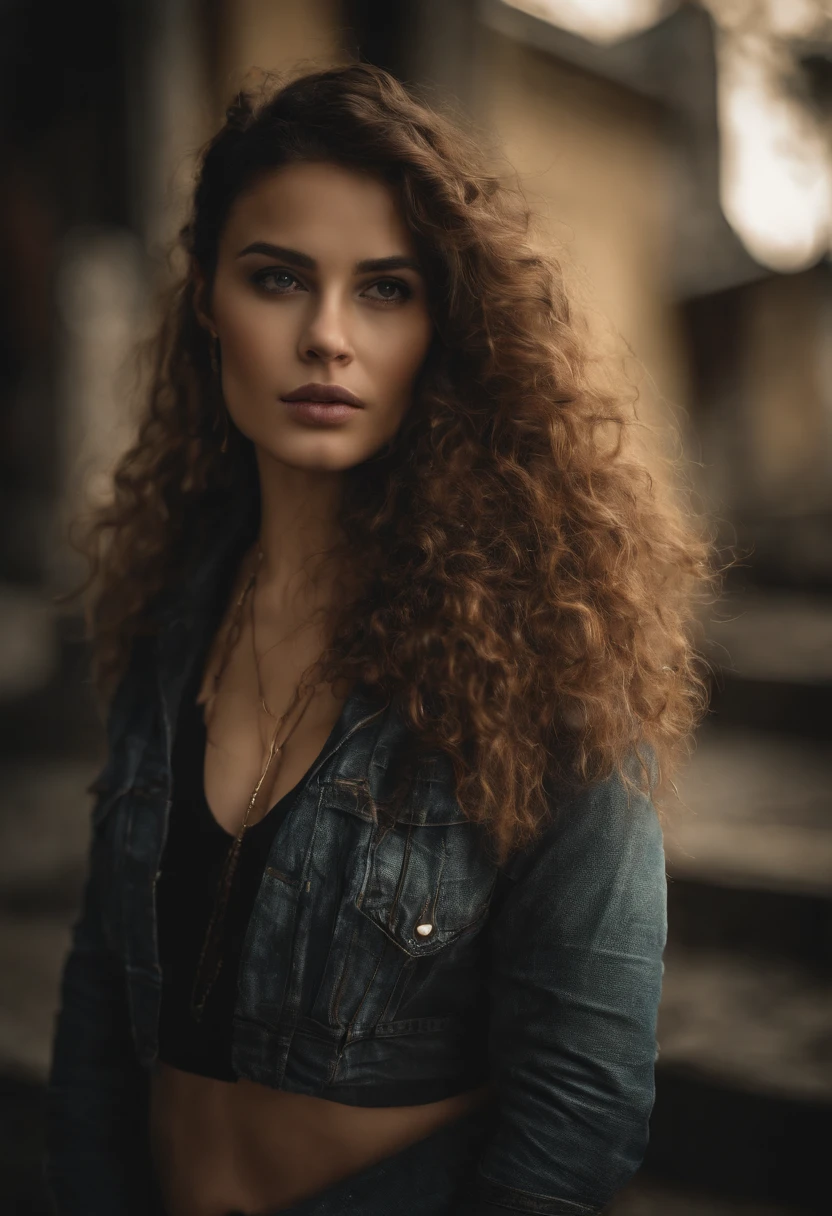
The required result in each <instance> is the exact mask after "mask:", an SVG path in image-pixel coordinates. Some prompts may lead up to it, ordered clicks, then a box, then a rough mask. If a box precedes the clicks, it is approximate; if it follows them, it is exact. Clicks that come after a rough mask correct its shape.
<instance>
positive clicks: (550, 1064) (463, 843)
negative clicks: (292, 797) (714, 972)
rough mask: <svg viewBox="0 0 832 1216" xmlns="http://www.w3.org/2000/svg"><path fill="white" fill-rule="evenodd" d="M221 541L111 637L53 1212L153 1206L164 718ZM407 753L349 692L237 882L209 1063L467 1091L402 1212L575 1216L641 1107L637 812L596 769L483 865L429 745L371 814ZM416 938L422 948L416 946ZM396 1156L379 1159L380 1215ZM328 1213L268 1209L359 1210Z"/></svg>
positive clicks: (226, 537)
mask: <svg viewBox="0 0 832 1216" xmlns="http://www.w3.org/2000/svg"><path fill="white" fill-rule="evenodd" d="M238 525H239V521H236V520H235V519H234V518H233V517H232V518H230V519H228V520H226V522H225V527H224V529H223V530H222V531H221V532H220V533H218V535H217V539H216V542H215V544H214V546H213V548H212V551H211V554H210V556H209V557H206V558H204V559H203V560H202V561H201V562H200V563H199V564H198V565H197V566H196V568H195V569H194V570H193V571H192V572H191V573H190V574H189V577H188V579H187V592H186V593H181V594H180V595H179V596H178V597H177V598H175V599H174V600H173V602H169V603H168V604H167V605H165V604H164V603H163V605H162V610H161V612H160V618H159V619H160V623H161V630H160V632H159V634H158V636H157V637H150V636H147V637H142V638H140V639H139V640H138V641H137V643H136V645H135V646H134V650H133V655H132V660H131V664H130V667H129V668H128V671H127V672H126V674H125V677H124V678H123V680H122V682H121V684H120V686H119V688H118V690H117V692H116V695H115V698H114V700H113V702H112V705H111V708H110V713H109V717H108V723H107V736H108V751H107V758H106V762H105V764H104V767H103V769H102V771H101V772H100V774H99V776H98V778H97V779H96V781H95V782H94V783H93V786H92V787H91V788H92V790H93V792H94V794H95V801H94V806H93V811H92V826H91V844H90V856H89V869H88V877H87V882H86V887H85V893H84V902H83V907H82V910H81V914H80V916H79V918H78V920H77V922H76V924H75V927H74V930H73V938H72V946H71V950H70V953H69V956H68V958H67V961H66V964H65V968H64V973H63V979H62V987H61V1006H60V1012H59V1016H58V1020H57V1025H56V1034H55V1042H54V1049H53V1059H52V1068H51V1074H50V1078H49V1087H48V1098H49V1105H48V1148H47V1176H48V1179H49V1182H50V1185H51V1188H52V1192H53V1194H54V1196H55V1199H56V1203H57V1210H58V1213H59V1216H76V1214H77V1216H82V1214H83V1216H105V1214H106V1216H122V1214H128V1213H133V1212H138V1213H142V1214H143V1216H147V1214H148V1213H149V1212H152V1211H153V1210H154V1207H153V1200H152V1199H151V1197H150V1196H151V1192H152V1188H153V1183H152V1171H151V1168H150V1160H149V1154H148V1148H147V1090H148V1077H149V1069H150V1068H151V1067H152V1065H153V1064H154V1062H155V1060H156V1058H157V1048H158V1015H159V1003H160V992H161V972H160V967H159V961H158V955H157V943H156V914H155V901H154V888H155V881H156V875H157V872H158V867H159V862H160V858H161V854H162V849H163V847H164V841H165V834H166V829H167V816H168V813H169V809H170V790H171V769H170V757H171V750H172V724H173V723H174V722H175V721H176V713H177V709H178V705H179V699H180V697H181V692H182V688H183V686H184V684H185V682H186V680H187V677H188V674H189V671H190V666H191V663H192V662H193V660H194V656H195V655H196V654H198V653H200V652H201V650H200V648H201V646H202V643H203V641H204V638H205V637H206V636H207V631H208V630H209V629H210V627H211V623H212V619H211V616H210V614H209V613H208V612H207V611H206V610H205V609H204V608H203V605H204V604H207V603H210V602H213V597H214V595H215V591H216V586H217V580H218V578H219V577H220V573H219V571H220V569H221V566H222V561H223V556H224V555H225V556H226V557H227V555H228V552H229V551H232V552H233V548H232V547H233V545H234V542H235V537H236V536H237V534H238ZM407 742H408V738H407V731H406V729H405V728H404V726H403V724H402V722H401V721H400V719H399V718H398V715H397V714H396V712H395V708H394V706H393V705H392V704H389V703H385V702H384V701H380V700H379V699H378V698H375V697H374V696H373V695H372V694H371V693H370V691H369V690H368V689H367V688H366V687H365V686H363V685H358V686H357V687H356V689H355V690H354V691H353V693H352V694H351V696H350V697H349V698H348V700H347V702H346V703H345V705H344V707H343V710H342V713H341V716H340V718H339V720H338V722H337V723H336V725H335V727H334V728H333V731H332V733H331V735H330V737H329V739H328V740H327V743H326V744H325V746H324V748H323V750H322V752H321V754H320V756H319V757H318V759H317V760H316V762H315V764H314V765H313V766H312V768H311V769H310V771H309V773H308V774H307V776H306V778H305V779H304V783H303V788H302V790H301V792H300V795H299V797H298V799H297V801H296V803H295V805H294V806H293V807H292V810H291V812H290V814H289V815H288V816H287V818H286V820H285V821H284V822H283V823H282V824H281V825H280V828H279V830H278V832H277V835H276V838H275V841H274V845H273V848H272V852H271V854H270V859H269V864H268V865H267V867H266V870H265V873H264V875H263V880H262V884H261V887H260V890H259V892H258V896H257V900H256V902H255V906H254V911H253V913H252V917H251V921H250V924H249V928H248V933H247V937H246V941H245V947H244V952H243V958H242V963H241V968H240V975H239V981H238V999H237V1005H236V1008H235V1015H234V1024H233V1038H232V1061H233V1066H234V1068H235V1071H236V1072H237V1074H238V1075H239V1076H240V1077H246V1078H248V1079H250V1080H252V1081H255V1082H258V1083H259V1084H262V1085H268V1086H272V1087H275V1088H279V1089H283V1090H287V1091H291V1092H294V1093H303V1094H311V1095H317V1096H321V1097H325V1098H329V1099H332V1100H335V1101H340V1102H345V1103H348V1104H353V1105H405V1104H411V1103H419V1102H426V1101H432V1100H434V1099H436V1098H440V1097H443V1096H445V1095H449V1094H453V1093H456V1092H459V1091H460V1090H462V1089H467V1088H471V1087H473V1086H474V1085H477V1084H479V1083H481V1082H482V1081H485V1080H487V1079H490V1081H491V1083H492V1085H493V1087H494V1092H495V1100H496V1107H495V1109H496V1116H495V1118H494V1120H493V1124H492V1125H491V1126H490V1128H489V1131H488V1135H487V1136H486V1137H485V1139H484V1140H483V1142H482V1145H481V1147H479V1149H478V1152H477V1154H476V1159H475V1160H473V1161H472V1163H471V1165H470V1169H468V1171H467V1180H466V1182H465V1188H464V1190H465V1196H464V1198H459V1200H456V1199H454V1200H453V1202H451V1200H450V1196H448V1197H447V1198H448V1203H450V1206H447V1207H444V1208H443V1207H442V1206H441V1202H444V1201H445V1200H444V1199H443V1200H441V1202H440V1200H437V1205H438V1206H435V1208H434V1207H431V1208H428V1207H427V1206H426V1207H424V1208H423V1209H419V1210H420V1212H421V1211H424V1213H425V1216H428V1212H429V1211H431V1212H432V1211H434V1210H435V1211H436V1212H437V1213H439V1212H440V1211H443V1212H444V1211H447V1212H448V1213H451V1212H453V1213H454V1216H479V1214H480V1213H481V1214H482V1216H485V1214H486V1213H490V1212H494V1213H495V1214H496V1213H500V1212H506V1211H509V1212H518V1213H521V1212H522V1213H539V1214H541V1216H554V1214H561V1213H566V1214H568V1213H572V1214H574V1216H585V1214H587V1213H597V1212H600V1211H601V1209H602V1208H603V1207H604V1206H605V1204H606V1203H607V1202H608V1200H609V1199H610V1198H611V1197H612V1196H613V1195H614V1194H615V1192H616V1191H617V1190H618V1189H619V1188H620V1187H621V1186H622V1185H623V1184H624V1183H625V1182H627V1181H628V1179H629V1178H630V1177H631V1176H632V1174H633V1173H634V1172H635V1170H636V1169H637V1168H638V1166H639V1164H640V1163H641V1161H642V1158H643V1155H644V1151H645V1148H646V1146H647V1140H648V1120H649V1116H650V1112H651V1109H652V1106H653V1099H654V1065H655V1059H656V1038H655V1028H656V1016H657V1010H658V1004H659V998H660V994H661V983H662V975H663V970H664V968H663V962H662V954H663V950H664V946H665V940H666V932H667V919H666V885H665V866H664V852H663V845H662V833H661V828H660V825H659V822H658V819H657V816H656V812H655V810H654V808H653V805H652V803H651V801H650V799H649V797H647V796H645V795H640V794H631V795H630V796H629V801H628V797H627V793H626V791H625V789H624V787H623V785H622V783H621V781H620V779H619V778H618V777H614V778H611V779H610V780H608V781H606V782H601V783H599V784H598V785H597V786H595V787H594V788H592V789H591V790H588V791H586V792H585V793H582V794H580V795H578V796H573V797H572V799H571V800H569V801H565V802H564V803H563V805H560V806H558V807H557V808H555V809H556V814H555V816H554V819H553V822H552V823H551V825H549V826H548V827H547V828H546V830H545V832H544V833H543V834H542V836H541V837H540V838H539V839H538V840H537V841H535V843H534V844H533V845H532V846H530V847H528V848H525V849H523V850H521V851H519V852H517V853H515V854H514V855H513V856H512V858H511V859H510V861H509V862H508V864H507V865H506V866H504V867H502V868H500V869H498V868H497V867H496V866H495V865H494V864H493V863H492V862H491V861H490V860H489V859H488V857H487V856H486V853H485V850H484V847H483V838H482V835H481V830H480V829H479V828H478V827H477V826H476V825H473V824H471V823H470V822H468V821H467V820H466V818H465V816H464V815H463V814H462V812H461V810H460V808H459V805H458V803H457V801H456V798H455V796H454V793H453V782H452V772H451V769H450V764H449V762H448V761H447V759H446V758H445V757H444V756H443V755H441V754H439V753H437V754H430V755H427V756H424V757H422V758H421V759H420V760H419V761H418V763H417V766H416V768H415V770H413V771H411V772H410V773H409V774H408V777H407V783H406V786H405V794H404V797H402V798H400V799H398V800H397V802H396V805H395V809H394V810H393V812H392V814H391V813H390V811H391V804H392V790H393V785H394V777H395V775H396V774H398V773H399V772H400V768H399V763H398V762H399V760H400V758H401V756H402V755H403V754H404V751H405V749H406V745H407ZM633 771H634V772H635V768H634V770H633ZM424 924H430V925H432V926H433V928H432V930H431V932H430V933H429V934H428V935H427V936H422V935H420V934H418V933H417V932H416V926H417V925H424ZM431 1140H432V1138H431ZM436 1143H437V1142H436V1141H433V1146H434V1147H435V1145H436ZM439 1143H441V1144H442V1145H446V1144H447V1143H453V1139H452V1138H451V1140H447V1138H446V1139H443V1138H441V1137H440V1140H439ZM431 1151H433V1148H432V1147H431V1145H428V1144H426V1145H423V1148H422V1149H421V1150H419V1151H418V1152H415V1154H414V1156H415V1158H416V1159H417V1160H418V1159H419V1152H428V1153H430V1152H431ZM443 1151H446V1150H445V1149H444V1148H443ZM447 1151H449V1152H450V1153H451V1156H453V1149H452V1148H451V1149H448V1150H447ZM407 1160H408V1159H407V1158H405V1157H403V1155H402V1154H397V1155H396V1158H395V1159H394V1162H393V1163H391V1166H390V1168H391V1169H392V1171H393V1173H392V1174H391V1178H398V1179H400V1181H399V1182H398V1183H396V1185H397V1186H399V1185H403V1187H404V1189H403V1190H402V1191H400V1194H401V1195H402V1202H403V1197H404V1194H405V1192H406V1191H407V1188H408V1186H409V1185H410V1184H409V1183H403V1184H402V1183H401V1178H403V1177H405V1176H406V1173H405V1174H400V1170H401V1168H402V1167H403V1166H406V1165H407ZM382 1164H383V1163H382ZM383 1173H384V1170H383V1168H382V1169H381V1174H383ZM361 1178H362V1179H365V1175H361ZM356 1185H358V1183H356ZM361 1185H363V1182H362V1184H361ZM391 1185H392V1183H391ZM342 1198H343V1200H344V1203H343V1206H341V1207H338V1206H337V1205H336V1206H331V1205H330V1206H323V1207H313V1208H308V1209H307V1208H305V1207H303V1206H301V1207H300V1208H297V1209H291V1210H293V1211H297V1212H298V1213H300V1212H304V1213H306V1212H307V1211H308V1212H309V1214H310V1216H311V1213H312V1212H313V1211H314V1213H315V1214H316V1216H318V1213H320V1216H325V1214H326V1216H329V1214H330V1213H331V1214H332V1216H335V1214H336V1212H338V1213H340V1214H342V1216H346V1214H347V1213H348V1212H352V1211H354V1210H355V1211H358V1210H359V1209H358V1208H355V1207H354V1205H353V1206H349V1202H347V1198H346V1192H344V1195H343V1196H342ZM350 1202H351V1201H350ZM396 1206H397V1208H399V1210H400V1211H401V1212H402V1216H404V1213H405V1208H404V1207H403V1206H402V1204H401V1203H400V1202H399V1201H398V1199H397V1203H396ZM361 1210H362V1211H367V1212H368V1213H369V1212H370V1211H371V1210H372V1209H371V1208H365V1209H361ZM380 1210H381V1209H380V1208H379V1211H380ZM388 1210H389V1209H388ZM414 1211H415V1209H414Z"/></svg>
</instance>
